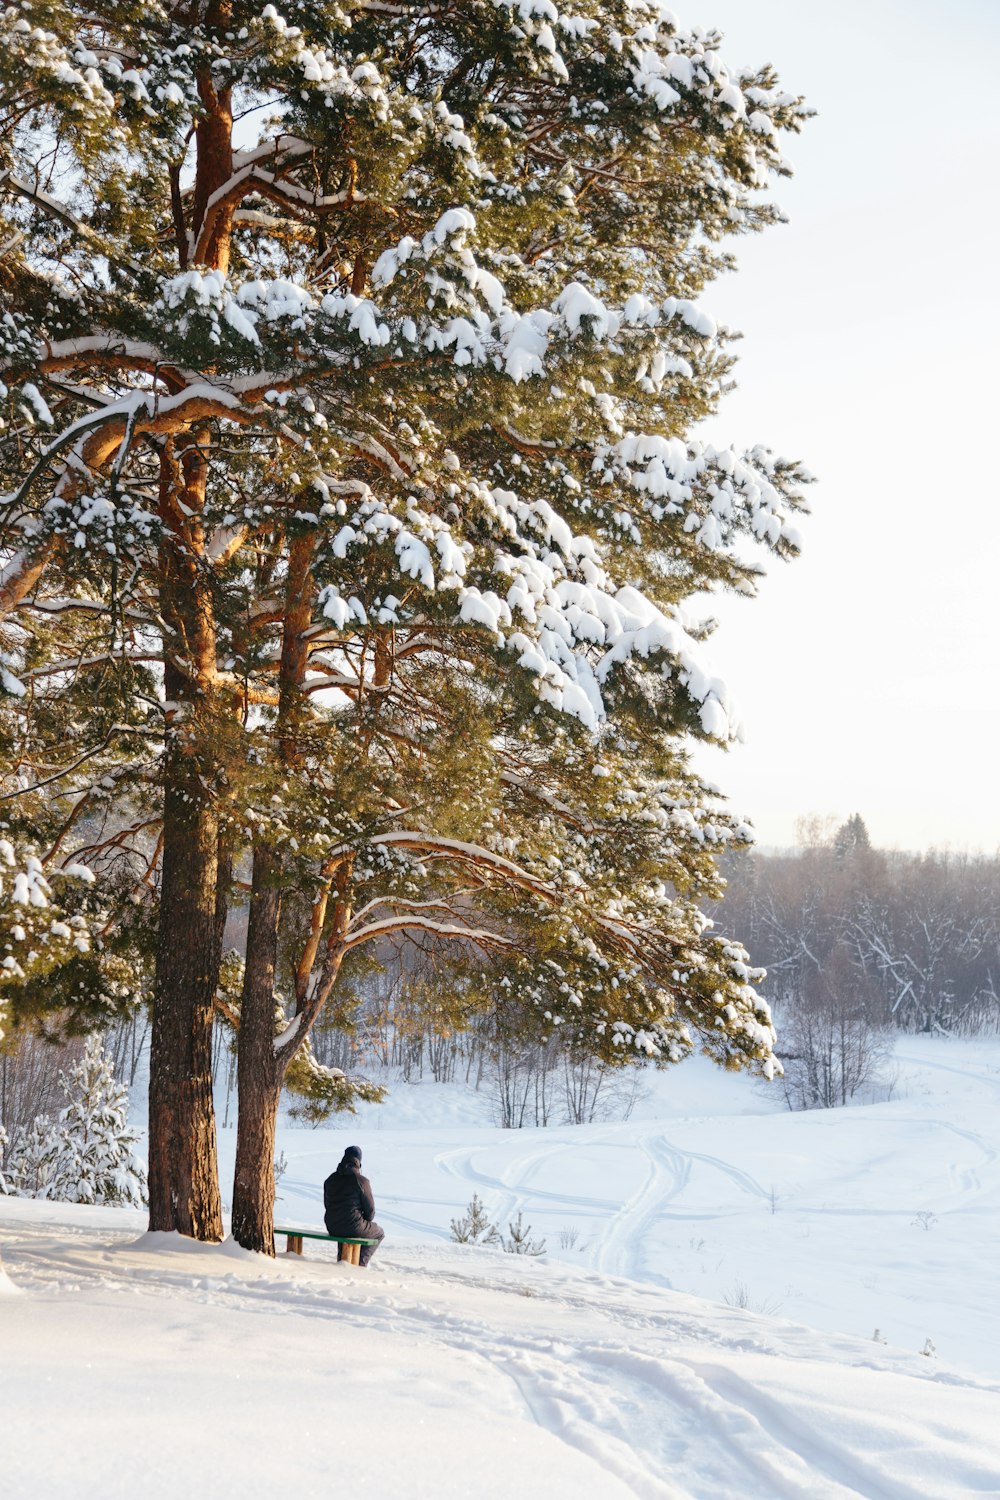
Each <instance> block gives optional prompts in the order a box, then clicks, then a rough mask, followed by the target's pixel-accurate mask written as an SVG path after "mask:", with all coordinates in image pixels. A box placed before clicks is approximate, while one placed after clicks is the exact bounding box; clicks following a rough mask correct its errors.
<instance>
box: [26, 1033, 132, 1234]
mask: <svg viewBox="0 0 1000 1500" xmlns="http://www.w3.org/2000/svg"><path fill="white" fill-rule="evenodd" d="M62 1084H63V1088H64V1091H65V1094H66V1099H67V1104H66V1108H65V1109H63V1110H61V1111H60V1113H59V1116H58V1118H57V1119H56V1120H54V1121H50V1120H46V1119H44V1118H39V1119H38V1120H36V1121H35V1124H34V1127H33V1128H32V1130H31V1131H30V1132H29V1133H28V1135H27V1136H26V1137H25V1139H24V1141H23V1142H22V1143H21V1144H20V1145H19V1147H18V1149H17V1150H16V1152H15V1153H13V1159H12V1161H11V1163H10V1170H11V1175H12V1178H13V1180H14V1183H15V1186H16V1188H17V1191H18V1192H20V1193H21V1194H23V1195H24V1196H26V1197H32V1198H51V1199H57V1200H58V1201H60V1202H63V1203H98V1204H123V1205H129V1206H131V1207H135V1208H139V1207H141V1206H142V1205H144V1204H145V1203H146V1201H147V1200H146V1173H145V1169H144V1167H143V1165H142V1163H141V1162H140V1161H138V1160H137V1158H136V1157H135V1155H134V1152H133V1147H134V1146H135V1145H136V1144H137V1142H138V1139H139V1138H138V1135H137V1134H136V1132H135V1131H134V1130H133V1129H132V1127H131V1126H130V1125H129V1123H128V1090H127V1089H126V1088H125V1086H124V1085H123V1084H119V1083H116V1082H115V1078H114V1074H113V1072H112V1069H111V1064H110V1061H109V1060H108V1058H107V1057H106V1056H105V1055H104V1050H103V1047H102V1045H101V1042H100V1039H99V1038H97V1037H92V1038H91V1039H90V1041H89V1042H88V1043H87V1047H86V1050H85V1052H84V1054H83V1057H82V1058H81V1059H80V1061H79V1062H78V1063H77V1064H76V1065H75V1067H72V1068H70V1070H69V1072H68V1073H66V1074H64V1075H63V1078H62Z"/></svg>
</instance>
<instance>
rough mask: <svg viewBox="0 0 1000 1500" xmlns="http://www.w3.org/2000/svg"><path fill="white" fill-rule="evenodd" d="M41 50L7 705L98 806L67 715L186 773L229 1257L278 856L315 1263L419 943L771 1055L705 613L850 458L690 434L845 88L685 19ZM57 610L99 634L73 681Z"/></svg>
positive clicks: (283, 1042)
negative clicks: (321, 1120)
mask: <svg viewBox="0 0 1000 1500" xmlns="http://www.w3.org/2000/svg"><path fill="white" fill-rule="evenodd" d="M543 12H544V13H543ZM0 28H2V29H3V32H4V35H3V38H2V40H3V41H4V42H5V44H6V45H5V47H3V48H0V237H2V242H3V243H4V244H5V245H7V246H9V247H10V249H9V251H8V254H7V255H6V257H5V259H4V261H3V262H2V268H0V277H2V285H3V289H4V292H5V296H6V300H7V305H8V308H9V314H8V316H7V318H6V319H5V321H4V322H3V323H2V324H0V378H2V379H3V381H4V382H6V386H7V388H8V396H7V413H8V430H7V434H6V437H5V438H4V440H3V442H2V443H0V473H2V475H3V483H4V485H5V487H7V489H8V493H7V495H6V497H5V498H6V504H5V506H4V515H5V520H4V526H3V531H2V535H0V545H2V547H3V551H4V555H5V557H6V566H5V568H4V572H3V576H2V581H0V611H2V612H6V613H7V615H8V616H9V617H10V618H11V619H12V620H13V622H14V623H13V625H12V626H11V627H10V628H9V630H8V639H6V640H5V642H4V643H3V644H4V649H5V651H6V653H7V654H6V657H5V666H4V671H5V672H6V674H7V676H6V677H5V679H4V680H5V682H6V683H7V686H8V691H9V692H10V693H11V695H12V696H11V698H10V700H9V703H8V712H9V713H10V714H11V715H12V716H13V718H14V720H15V722H17V723H18V724H22V723H24V722H25V721H26V720H27V719H31V734H32V736H33V738H32V743H33V744H34V743H36V742H37V743H38V744H43V743H44V742H45V741H46V736H47V735H48V737H49V746H48V749H49V752H50V753H49V759H48V762H47V764H48V765H49V766H50V767H52V766H54V767H55V772H54V773H53V771H52V770H51V769H50V771H49V772H47V774H48V775H49V776H51V777H52V779H53V780H58V784H59V796H60V798H61V799H62V801H63V802H64V804H65V808H66V816H65V819H64V824H65V825H66V826H70V825H71V824H72V822H73V820H74V819H79V818H80V817H82V816H85V815H87V814H88V813H89V812H94V813H95V814H96V812H97V810H98V809H100V808H101V807H102V806H104V805H105V803H106V798H107V795H108V793H107V787H106V785H105V784H104V783H105V781H106V776H105V775H101V776H91V775H90V774H85V773H84V772H83V771H82V770H81V765H82V762H81V759H80V754H79V753H78V751H79V746H76V745H74V746H73V748H72V750H71V751H70V750H69V749H68V747H67V746H66V745H65V743H63V741H61V740H55V738H54V732H53V731H54V728H55V726H57V725H58V726H64V725H65V724H66V722H67V716H66V712H65V695H66V694H67V693H68V692H71V693H72V694H74V695H75V697H74V700H73V702H74V714H75V716H76V717H75V719H74V722H79V723H81V724H83V725H84V726H85V735H84V738H85V740H86V744H85V746H84V749H83V761H85V762H87V765H88V766H89V764H90V760H91V758H93V759H94V760H95V762H96V764H97V765H98V766H100V767H102V768H103V767H104V763H105V760H106V759H107V757H108V756H109V755H110V756H112V757H117V764H116V765H115V766H114V768H113V769H112V770H110V771H108V773H107V774H108V775H110V776H111V777H112V781H114V778H115V777H120V778H121V779H122V783H123V784H124V785H126V786H128V787H129V788H130V795H131V796H133V797H136V798H138V797H140V796H142V797H145V798H147V799H151V798H152V795H153V793H152V789H153V788H154V787H155V788H156V789H157V792H156V795H157V804H156V807H155V810H154V811H153V814H152V815H151V816H149V817H147V818H145V819H144V818H142V817H139V818H137V819H136V823H137V825H140V826H141V828H142V830H143V836H147V835H148V830H149V828H150V827H151V825H152V824H153V822H154V821H155V822H156V823H158V825H159V827H158V831H157V834H156V845H157V847H156V850H155V851H154V852H153V854H152V857H151V860H150V868H149V872H148V878H149V879H153V878H158V881H159V886H158V900H159V910H158V937H157V959H156V1003H155V1007H154V1030H153V1043H152V1055H151V1088H150V1207H151V1219H150V1222H151V1225H152V1227H154V1228H160V1229H166V1228H178V1229H180V1230H182V1231H183V1232H185V1233H190V1234H194V1235H198V1236H201V1237H203V1238H214V1237H218V1236H219V1235H220V1234H221V1213H220V1204H219V1195H218V1186H217V1173H216V1167H215V1153H214V1116H213V1111H212V1099H211V1088H210V1076H209V1071H210V1070H209V1064H210V1042H211V1028H212V1016H213V1004H214V1001H215V997H216V993H217V986H218V976H219V970H220V963H221V951H222V933H223V929H224V924H225V916H226V910H227V905H228V901H229V896H230V887H231V884H232V870H233V861H234V859H235V858H236V857H237V856H238V855H239V854H240V852H241V851H242V850H244V849H250V850H252V855H253V889H252V893H251V898H250V921H249V935H248V947H247V964H246V977H245V982H244V989H243V995H242V1002H241V1008H240V1057H239V1067H240V1101H241V1109H240V1122H241V1123H240V1139H239V1143H238V1154H237V1180H236V1185H235V1189H234V1227H235V1228H236V1232H237V1233H238V1235H239V1237H240V1238H241V1239H242V1241H243V1242H244V1243H248V1244H251V1245H253V1246H255V1247H256V1248H261V1249H265V1250H272V1251H273V1234H272V1232H271V1211H272V1205H273V1158H274V1152H273V1144H274V1143H273V1130H274V1120H275V1114H276V1109H277V1100H278V1097H279V1094H280V1088H281V1084H282V1080H283V1078H284V1076H285V1074H286V1071H287V1068H288V1066H289V1064H290V1063H291V1062H292V1060H293V1058H294V1057H295V1055H296V1053H297V1052H298V1051H299V1049H300V1048H301V1047H302V1046H303V1045H304V1044H305V1040H306V1038H307V1036H308V1032H309V1029H310V1027H311V1025H312V1024H313V1022H314V1021H315V1018H316V1016H317V1015H318V1014H319V1012H320V1010H321V1009H322V1007H323V1006H324V1005H326V1004H327V1003H331V1004H333V1005H334V1006H336V1004H337V993H338V980H339V978H340V974H341V970H342V967H343V965H344V963H345V961H350V956H351V954H352V953H355V952H356V950H358V949H359V948H361V947H362V946H363V945H364V944H367V943H373V942H375V941H377V940H380V939H382V938H383V937H385V936H386V935H387V934H391V933H411V934H412V933H431V934H433V936H434V937H435V939H440V940H445V941H454V943H455V944H456V946H457V947H458V948H459V949H460V950H461V952H462V953H464V954H467V953H468V951H469V950H470V948H473V949H477V950H479V951H480V952H482V953H483V954H484V962H483V989H484V993H487V994H489V995H490V997H491V999H492V1001H493V1003H496V1004H498V1005H499V1006H501V1007H503V1006H506V1005H508V1003H510V1004H511V1005H514V1006H516V1007H517V1009H518V1011H519V1014H520V1015H521V1016H522V1017H524V1018H525V1020H526V1023H528V1024H531V1025H534V1026H535V1027H536V1028H537V1030H538V1031H539V1033H540V1034H542V1035H551V1034H553V1033H556V1032H558V1033H559V1034H560V1035H561V1036H563V1037H565V1039H566V1044H567V1045H570V1046H576V1047H579V1048H582V1049H593V1048H596V1049H598V1050H599V1051H601V1052H602V1054H606V1055H607V1056H608V1057H609V1058H610V1059H624V1058H629V1057H653V1058H658V1059H662V1060H670V1059H676V1058H678V1057H680V1056H683V1055H684V1054H685V1053H686V1052H687V1051H689V1050H690V1049H691V1047H692V1046H694V1045H695V1044H696V1041H697V1042H700V1044H701V1045H703V1046H704V1047H705V1049H706V1050H707V1051H709V1052H710V1054H711V1055H713V1056H714V1057H716V1058H717V1060H718V1061H720V1062H722V1063H724V1064H725V1065H727V1066H751V1067H755V1068H758V1069H760V1070H762V1071H764V1072H769V1071H771V1070H772V1069H773V1066H774V1061H773V1053H772V1044H773V1032H772V1030H771V1027H770V1021H769V1017H768V1013H767V1009H766V1006H765V1005H764V1004H763V1002H762V1001H761V1000H760V999H759V997H758V996H757V995H756V993H755V991H754V989H753V983H754V978H755V974H754V971H753V970H752V969H751V968H750V966H749V964H748V961H747V957H746V954H745V953H744V952H743V951H742V949H740V948H739V946H738V945H736V944H732V943H728V942H724V941H722V940H721V939H718V938H716V937H714V936H713V934H712V933H711V931H710V928H709V926H708V924H707V923H706V921H705V919H704V918H703V916H702V915H701V911H700V906H699V902H700V901H701V900H702V899H704V898H705V897H712V896H714V895H716V894H718V892H719V890H720V888H721V886H720V880H719V876H718V872H717V868H716V862H715V861H716V856H717V855H718V854H719V853H721V852H723V851H724V850H725V849H726V848H728V847H730V846H732V845H734V844H739V843H741V842H743V841H745V839H746V837H747V830H746V829H745V828H744V827H743V826H742V825H741V824H740V823H739V822H738V821H737V820H734V819H732V818H731V817H730V816H728V815H727V814H726V812H725V810H724V809H723V808H722V806H721V804H720V803H719V801H718V799H717V798H715V797H714V796H713V794H712V793H711V791H710V789H709V788H707V787H706V786H704V785H703V784H702V783H701V782H700V781H699V780H698V778H697V777H695V776H694V775H693V773H692V772H691V770H690V767H689V765H688V763H687V759H686V751H685V742H686V739H687V738H688V737H690V736H694V737H700V738H709V739H715V740H717V741H719V742H723V743H724V742H726V741H727V740H728V739H729V738H730V737H731V736H732V735H733V734H734V733H735V732H736V725H735V723H734V722H733V716H732V711H731V707H730V704H729V700H728V697H727V695H726V692H725V689H724V688H723V686H722V685H721V684H720V683H719V682H718V681H717V680H716V679H715V678H714V677H713V676H712V675H711V672H710V671H709V670H708V669H707V668H706V666H705V664H704V662H703V659H702V655H701V646H700V636H701V635H702V634H703V631H702V630H701V629H700V628H699V627H698V626H697V625H695V624H694V623H693V622H692V621H691V620H690V619H689V617H688V615H687V614H686V612H685V609H684V601H685V600H686V599H688V598H689V597H690V596H692V595H694V594H697V593H698V592H700V591H704V590H710V589H736V590H739V591H742V592H747V593H752V592H754V590H755V587H756V583H757V579H758V577H759V574H760V571H761V566H762V564H761V558H762V557H763V556H764V555H766V553H767V552H771V553H773V554H775V555H777V556H779V557H790V556H793V555H794V553H795V551H796V548H797V535H796V530H795V512H796V511H798V510H800V509H802V508H803V499H802V485H803V484H804V483H805V482H806V480H807V478H808V476H807V475H806V474H805V473H804V471H803V470H801V468H800V467H799V466H798V465H797V464H794V463H791V462H789V461H787V460H784V459H778V458H775V457H774V456H773V455H772V454H770V453H769V452H768V451H767V450H765V449H762V448H754V449H751V450H750V451H748V452H746V453H736V452H731V451H729V450H724V451H719V450H716V449H714V448H711V447H708V446H706V445H704V444H701V443H699V442H697V441H695V440H694V439H692V438H691V437H690V435H689V433H690V428H691V426H692V424H693V423H694V422H696V421H697V420H698V419H699V418H701V417H702V416H704V415H706V414H707V413H709V412H710V411H712V410H713V409H714V407H715V404H716V401H717V399H718V397H719V394H720V392H721V390H722V389H723V386H724V384H725V381H726V379H727V377H728V373H729V370H730V367H731V357H730V354H729V352H728V347H727V345H728V336H727V335H726V334H725V333H724V332H721V331H719V330H717V329H716V328H715V327H714V326H713V324H712V323H711V321H710V320H709V319H708V318H707V317H706V316H705V314H704V313H703V312H702V311H701V310H700V308H699V307H698V306H697V303H696V300H695V299H696V298H697V296H698V295H699V293H700V292H701V290H702V289H703V287H704V285H705V284H706V282H707V281H709V280H710V279H711V278H712V277H713V276H714V275H716V274H718V272H720V271H721V270H723V269H725V268H726V267H727V266H728V265H729V264H730V259H729V255H728V252H726V251H725V250H724V249H723V248H721V241H722V240H723V238H724V237H725V236H727V235H729V234H738V233H741V232H749V231H753V230H756V229H759V228H762V227H764V226H765V225H767V224H769V223H771V222H774V221H775V220H776V219H777V218H778V216H779V215H778V210H777V209H776V207H775V206H774V205H773V204H771V203H769V202H768V201H767V199H766V196H765V193H764V192H763V189H765V188H766V186H767V184H768V181H769V179H770V178H771V177H772V176H774V175H780V174H783V173H785V172H786V171H787V166H786V163H785V161H784V159H783V157H782V155H781V151H780V147H779V139H780V135H781V133H782V132H786V131H794V130H797V129H798V128H799V125H800V123H801V121H802V120H803V118H804V117H805V114H806V113H807V112H806V111H805V110H804V109H803V107H802V104H801V101H799V100H798V99H797V98H795V97H793V96H791V95H789V94H787V93H784V92H782V91H781V90H780V89H779V87H778V84H777V80H776V79H775V77H774V75H773V73H772V71H771V70H770V69H768V68H763V69H760V70H757V71H748V72H742V73H733V72H731V71H729V70H728V69H727V68H726V67H725V65H724V63H723V62H722V59H721V55H720V38H719V37H718V36H717V35H716V34H715V33H712V32H709V33H705V32H701V31H693V32H685V31H683V30H682V29H681V28H680V27H679V26H678V25H677V23H676V22H675V21H674V20H673V18H672V17H671V16H670V15H669V14H668V13H667V12H665V11H664V10H663V9H662V7H661V6H660V5H659V4H658V3H656V4H654V3H652V0H650V3H649V4H642V3H638V4H637V3H635V0H612V3H598V0H579V3H578V4H576V5H575V6H574V8H573V12H572V15H570V14H566V15H562V16H560V13H559V12H558V10H557V8H556V7H555V6H554V5H552V6H550V5H548V4H546V5H545V6H544V7H543V6H541V5H535V4H523V5H519V6H517V7H512V6H510V5H509V4H506V3H500V0H469V3H466V4H463V5H461V6H441V5H438V4H433V5H431V4H422V3H413V4H407V5H402V6H381V5H379V6H374V5H368V4H366V3H362V0H359V3H356V4H348V3H344V4H337V3H333V0H327V3H311V0H298V3H296V4H294V5H291V6H288V7H286V8H285V10H284V12H279V10H278V8H277V7H276V6H275V5H267V6H265V7H264V8H263V9H258V8H257V7H256V6H253V5H243V4H239V3H236V0H207V3H201V4H196V3H194V0H191V3H190V4H186V5H185V4H182V5H169V4H160V5H156V6H152V7H150V6H145V5H137V4H125V5H119V4H115V5H110V4H107V3H106V0H104V3H102V0H98V3H96V4H88V5H87V6H83V5H82V4H80V3H79V0H62V3H57V4H51V5H46V6H45V7H42V6H40V5H37V4H34V3H31V0H29V3H27V4H25V5H23V6H22V7H21V9H20V11H19V12H15V11H13V10H11V11H8V12H7V13H6V18H5V19H0ZM3 101H7V102H3ZM265 103H266V109H265V107H264V106H265ZM237 116H238V117H240V119H241V121H242V123H241V126H240V133H239V136H238V137H236V136H234V126H233V121H234V118H235V117H237ZM258 126H259V127H260V128H259V130H258ZM254 131H257V134H256V135H254ZM53 142H54V143H55V148H54V154H53ZM192 143H193V144H192ZM189 146H190V151H189ZM22 621H23V622H24V624H25V625H30V626H32V628H33V627H34V625H35V624H36V623H37V622H39V621H42V622H45V621H48V622H49V624H50V628H51V629H52V631H53V637H52V641H51V642H49V643H48V646H47V649H48V650H49V653H50V655H51V650H52V646H53V644H54V642H55V641H56V640H58V641H61V640H62V639H63V638H64V637H65V638H67V639H69V638H72V639H73V642H74V648H76V647H79V649H78V650H76V654H75V655H73V656H71V657H68V658H62V659H58V658H56V659H50V660H46V661H43V662H39V663H37V664H36V663H35V662H34V659H33V654H32V653H33V652H35V651H36V646H35V645H34V641H35V636H33V635H32V634H31V631H30V630H23V629H21V628H20V624H19V622H22ZM53 621H54V622H56V623H55V625H53V624H52V622H53ZM71 621H76V622H77V623H76V624H73V625H71V623H70V622H71ZM81 622H82V623H81ZM88 632H89V633H88ZM19 673H20V674H21V675H20V676H19V675H18V674H19ZM26 679H29V680H30V681H31V682H32V684H35V683H38V684H41V685H42V689H43V703H44V710H45V713H44V714H43V715H42V716H41V718H40V717H39V710H38V708H37V707H36V702H37V700H36V698H35V696H34V694H33V693H24V694H23V695H22V696H19V694H20V690H21V688H22V687H23V686H24V685H25V680H26ZM88 690H89V692H90V701H89V702H87V701H83V700H84V699H85V696H86V693H87V691H88ZM18 715H20V717H18ZM45 715H48V718H46V717H45ZM159 715H162V720H161V719H160V718H159V717H158V716H159ZM47 724H48V725H50V726H52V727H51V728H49V729H47V728H46V725H47ZM161 726H162V727H161ZM53 741H54V742H53ZM39 759H41V757H39ZM81 809H82V811H81ZM118 837H119V835H118V834H117V832H116V834H115V838H116V839H117V838H118ZM136 848H137V849H138V850H140V851H141V852H143V853H144V852H145V846H144V845H142V843H141V839H139V836H138V835H137V843H136ZM156 868H158V870H159V874H158V876H156V875H155V870H156ZM143 879H144V880H145V879H146V877H143ZM147 888H148V884H147ZM140 894H141V893H140ZM283 903H284V907H285V910H286V913H287V914H288V915H290V916H291V917H292V919H293V920H292V921H291V922H290V923H286V922H284V921H283V920H282V904H283ZM279 937H280V938H281V939H282V940H281V941H279ZM282 970H284V971H286V972H287V973H288V975H289V976H290V978H291V979H292V986H291V993H292V994H293V995H294V1014H293V1016H292V1017H291V1018H290V1020H289V1022H288V1024H287V1025H286V1026H285V1027H284V1028H283V1029H282V1030H281V1031H280V1032H279V1034H278V1035H277V1036H275V1031H274V991H275V985H276V983H277V982H278V980H279V975H280V973H281V971H282Z"/></svg>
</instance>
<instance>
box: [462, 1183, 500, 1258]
mask: <svg viewBox="0 0 1000 1500" xmlns="http://www.w3.org/2000/svg"><path fill="white" fill-rule="evenodd" d="M451 1237H452V1239H453V1240H454V1241H455V1242H456V1244H459V1245H497V1244H499V1243H500V1231H499V1229H498V1228H497V1226H496V1225H495V1224H494V1223H492V1221H491V1220H490V1217H489V1215H488V1214H487V1212H486V1210H485V1208H484V1207H483V1205H482V1202H481V1200H480V1198H479V1194H478V1193H473V1195H472V1202H471V1203H470V1204H469V1206H468V1208H467V1209H466V1211H465V1213H464V1214H462V1216H461V1218H458V1219H452V1221H451Z"/></svg>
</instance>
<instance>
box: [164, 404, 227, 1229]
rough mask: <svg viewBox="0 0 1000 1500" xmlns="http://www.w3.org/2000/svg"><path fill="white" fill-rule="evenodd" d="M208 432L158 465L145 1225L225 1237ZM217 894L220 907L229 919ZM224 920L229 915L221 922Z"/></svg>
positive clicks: (167, 448) (169, 451)
mask: <svg viewBox="0 0 1000 1500" xmlns="http://www.w3.org/2000/svg"><path fill="white" fill-rule="evenodd" d="M207 441H208V434H207V433H204V434H202V433H199V434H195V435H193V436H192V438H191V439H190V440H188V441H187V442H186V443H185V445H184V447H183V449H182V452H181V457H180V460H178V457H177V455H176V453H175V451H174V448H173V446H172V445H171V444H169V443H168V444H167V445H166V446H165V448H164V450H163V454H162V458H161V475H160V511H161V515H162V516H163V519H164V523H165V525H164V541H163V547H162V552H161V578H160V608H161V612H162V615H163V620H164V623H165V625H166V627H167V635H166V640H167V643H168V649H167V651H166V660H165V666H164V687H165V691H166V696H167V701H168V703H170V704H173V705H175V707H174V708H173V709H172V710H171V714H170V717H169V719H168V728H167V756H166V766H165V788H164V805H163V867H162V876H161V885H160V920H159V929H158V942H157V953H156V979H155V988H154V1004H153V1030H152V1038H151V1042H150V1058H149V1071H150V1080H149V1227H150V1228H151V1229H158V1230H178V1231H179V1232H180V1233H181V1234H188V1235H191V1236H193V1238H195V1239H200V1240H221V1239H222V1204H221V1200H220V1197H219V1181H218V1166H217V1161H216V1136H215V1104H214V1100H213V1097H212V1028H213V1025H214V1019H215V1007H214V1001H215V992H216V989H217V988H218V982H219V961H220V958H221V949H222V944H221V924H220V881H219V827H218V813H217V798H218V794H219V785H218V776H217V769H218V767H217V756H216V749H215V734H214V732H213V731H214V726H213V717H214V715H215V714H216V713H217V712H218V710H219V708H220V705H219V704H218V703H217V701H216V699H217V691H216V625H215V618H214V610H213V606H212V598H211V592H210V589H209V586H208V581H207V580H206V578H205V575H204V570H203V566H202V560H203V556H204V537H203V535H202V530H201V515H202V511H203V508H204V497H205V482H206V470H207V463H206V458H205V449H206V447H207ZM224 905H225V900H224V895H223V904H222V910H223V911H224ZM223 920H224V919H223Z"/></svg>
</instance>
